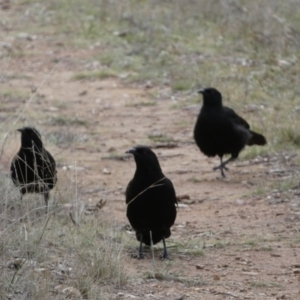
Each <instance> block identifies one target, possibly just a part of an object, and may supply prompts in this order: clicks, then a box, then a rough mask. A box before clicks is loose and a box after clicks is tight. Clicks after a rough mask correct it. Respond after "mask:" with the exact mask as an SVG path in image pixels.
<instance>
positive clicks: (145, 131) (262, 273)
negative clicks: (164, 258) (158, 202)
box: [1, 41, 300, 300]
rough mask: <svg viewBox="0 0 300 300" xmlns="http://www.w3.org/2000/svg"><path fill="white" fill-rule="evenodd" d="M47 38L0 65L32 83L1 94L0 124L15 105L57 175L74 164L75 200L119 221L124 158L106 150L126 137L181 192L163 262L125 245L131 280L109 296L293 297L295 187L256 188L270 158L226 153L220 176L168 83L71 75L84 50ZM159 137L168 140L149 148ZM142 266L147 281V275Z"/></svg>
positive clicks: (7, 84)
mask: <svg viewBox="0 0 300 300" xmlns="http://www.w3.org/2000/svg"><path fill="white" fill-rule="evenodd" d="M18 43H22V42H18ZM49 43H50V44H49ZM49 43H48V44H43V43H40V42H39V41H32V42H31V45H33V48H34V49H38V51H37V54H36V55H33V56H29V57H23V58H20V59H17V58H16V59H13V60H12V61H11V62H10V66H9V69H7V68H6V69H5V65H2V67H3V68H2V69H4V70H7V72H6V75H7V74H10V75H11V76H10V77H9V76H7V77H6V78H7V80H5V81H3V82H2V83H1V86H2V88H3V89H11V90H14V91H15V92H17V93H23V94H25V95H26V94H27V95H28V96H29V95H30V93H31V92H32V91H35V89H36V88H37V92H35V93H34V94H32V95H33V98H32V100H31V101H30V102H29V101H28V102H27V103H23V102H22V101H21V102H20V100H18V99H16V98H14V97H8V98H6V99H7V100H6V102H5V103H2V104H1V105H2V106H1V109H2V112H1V118H2V121H3V122H4V121H6V122H8V123H9V122H10V124H12V123H13V122H14V121H15V120H16V117H17V115H16V114H15V113H14V112H15V110H17V111H18V112H19V113H20V112H21V111H22V110H23V109H24V111H23V112H22V114H21V115H20V121H19V122H18V125H19V124H24V125H25V124H34V125H35V126H36V127H38V128H39V129H40V130H41V132H42V135H43V136H45V137H46V141H47V143H46V146H47V148H48V149H49V150H51V152H53V153H54V154H56V155H55V157H56V159H57V161H58V168H59V175H61V174H63V173H64V172H74V168H75V169H76V174H77V179H76V180H77V184H78V186H79V188H80V192H81V195H82V200H83V201H90V202H92V203H96V202H97V201H99V200H100V198H104V199H105V200H106V205H105V206H104V207H103V209H102V213H103V214H106V215H110V216H111V217H112V218H113V219H115V223H116V225H117V226H120V228H122V227H124V226H125V225H126V224H127V223H128V222H127V220H126V216H125V209H126V207H125V203H124V191H125V187H126V184H127V183H128V181H129V180H130V179H131V177H132V175H133V172H134V168H135V164H134V161H133V159H132V158H125V159H120V160H117V159H113V158H118V157H121V158H122V156H124V152H125V151H126V150H127V149H128V148H130V147H132V146H135V145H137V144H147V145H151V146H153V147H154V150H155V152H156V153H157V154H158V156H159V159H160V161H161V165H162V169H163V171H164V173H165V174H166V175H167V176H168V177H169V178H170V179H171V180H172V181H173V183H174V185H175V188H176V191H177V194H178V195H183V194H186V195H188V196H189V198H190V199H185V200H182V202H181V203H180V207H179V209H178V217H177V220H176V223H175V225H174V227H173V230H172V237H171V238H170V239H169V241H168V245H169V246H170V254H171V258H172V260H171V261H169V262H161V261H160V260H159V259H158V256H159V253H160V252H161V245H158V246H157V247H156V248H155V249H156V250H155V255H156V259H155V263H153V261H152V259H151V254H150V253H149V252H148V254H147V256H146V259H145V260H142V261H137V260H134V259H132V258H131V257H130V253H128V257H127V260H126V262H125V263H126V266H127V268H128V272H129V273H130V274H131V277H130V278H131V279H130V282H129V283H128V285H127V286H125V287H124V289H122V290H120V291H113V293H112V294H113V295H114V296H111V299H178V300H179V299H300V294H299V291H300V290H299V279H300V277H299V273H300V260H299V255H298V253H299V232H298V230H297V228H298V229H299V224H300V217H299V216H300V212H299V211H300V210H299V201H298V200H297V193H296V192H297V191H295V193H294V195H295V196H294V197H291V198H288V197H286V196H284V195H280V194H276V191H275V192H274V193H270V195H269V194H268V195H265V194H260V193H259V190H260V188H261V187H263V186H264V185H266V184H269V182H270V181H271V180H273V179H274V178H275V177H276V173H274V174H275V175H274V174H273V173H272V170H274V169H276V168H277V165H278V160H277V161H275V162H274V161H272V160H269V159H268V158H256V159H253V160H251V161H243V162H242V161H237V162H236V163H233V164H232V165H231V167H230V172H229V173H228V177H227V179H225V180H224V179H222V178H221V177H220V174H219V172H213V171H212V167H213V166H214V165H216V164H217V163H218V160H217V159H207V158H206V157H205V156H203V155H202V154H201V153H200V152H199V150H198V149H197V147H196V146H195V144H194V143H193V138H192V129H193V126H194V122H195V118H196V116H197V113H198V111H199V108H200V106H199V105H195V104H191V105H188V104H187V105H186V104H185V102H184V101H185V100H184V99H180V98H176V99H175V100H174V99H172V97H171V94H170V91H169V90H168V89H167V88H164V89H159V88H156V87H153V88H146V87H145V86H135V87H129V86H126V85H124V84H122V83H121V81H120V80H118V79H105V80H101V81H100V80H82V81H74V80H71V78H72V76H73V75H74V74H76V72H78V71H80V70H82V69H84V68H85V63H86V62H85V59H86V58H87V57H88V55H89V54H91V53H89V52H88V51H87V52H79V53H72V52H69V51H67V50H58V49H57V48H55V46H54V44H55V43H54V42H49ZM57 61H61V63H59V64H58V65H56V64H57ZM2 64H3V61H2ZM43 82H44V83H43ZM153 94H156V95H160V96H158V97H156V98H155V97H153V96H152V95H153ZM27 99H29V97H28V98H27ZM149 136H152V138H151V139H149V138H148V137H149ZM153 139H156V140H158V139H160V140H161V141H158V142H157V141H156V142H155V141H154V140H153ZM54 140H55V141H56V145H55V144H54V142H53V141H54ZM168 144H169V145H170V144H173V146H174V147H173V148H168V147H162V148H157V147H158V146H166V145H168ZM8 145H10V147H6V148H5V152H4V155H3V156H2V164H3V165H4V166H5V168H6V171H7V172H8V166H9V161H10V158H11V156H12V155H13V154H14V153H15V151H16V149H17V148H18V137H17V134H14V133H13V132H12V131H11V132H10V135H9V138H8ZM104 169H106V171H105V172H104V171H103V170H104ZM106 173H108V174H106ZM272 174H273V175H272ZM297 201H298V202H297ZM129 234H130V233H129ZM132 239H133V240H134V237H133V236H132ZM186 245H189V247H186ZM136 246H138V244H137V243H136ZM187 248H188V251H186V249H187ZM135 250H136V248H134V249H131V251H132V252H134V251H135ZM150 273H151V274H155V273H156V279H154V278H150V277H149V279H147V274H150ZM161 274H169V277H168V276H166V275H161Z"/></svg>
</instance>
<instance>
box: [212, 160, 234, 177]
mask: <svg viewBox="0 0 300 300" xmlns="http://www.w3.org/2000/svg"><path fill="white" fill-rule="evenodd" d="M235 159H236V157H233V156H231V157H230V158H228V159H227V160H225V161H224V162H223V159H222V157H220V160H221V164H220V165H219V166H217V167H214V168H213V170H214V171H215V170H218V169H220V170H221V174H222V177H224V178H225V177H226V176H225V173H224V170H226V171H228V170H229V169H228V168H227V167H226V165H227V164H228V163H229V162H230V161H232V160H235Z"/></svg>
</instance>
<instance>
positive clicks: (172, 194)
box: [163, 177, 177, 204]
mask: <svg viewBox="0 0 300 300" xmlns="http://www.w3.org/2000/svg"><path fill="white" fill-rule="evenodd" d="M163 183H164V184H165V185H166V186H167V191H168V193H169V196H168V197H170V199H172V200H173V201H174V203H175V204H177V197H176V192H175V189H174V186H173V183H172V181H171V180H170V179H169V178H167V177H166V178H165V179H164V181H163Z"/></svg>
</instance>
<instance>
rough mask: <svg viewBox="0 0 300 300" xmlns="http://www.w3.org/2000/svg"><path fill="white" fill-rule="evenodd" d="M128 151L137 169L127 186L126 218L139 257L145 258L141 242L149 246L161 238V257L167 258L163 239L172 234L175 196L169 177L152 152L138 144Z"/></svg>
mask: <svg viewBox="0 0 300 300" xmlns="http://www.w3.org/2000/svg"><path fill="white" fill-rule="evenodd" d="M126 153H131V154H133V156H134V159H135V162H136V171H135V174H134V176H133V179H132V180H131V181H130V182H129V184H128V187H127V189H126V204H127V218H128V220H129V222H130V224H131V226H132V227H133V229H134V230H135V232H136V238H137V240H138V241H140V248H139V254H138V258H144V255H143V252H142V243H144V244H146V245H148V246H149V245H151V240H152V243H153V244H156V243H158V242H160V241H161V240H162V241H163V245H164V252H163V255H162V258H163V259H167V258H168V252H167V248H166V242H165V239H166V238H168V237H169V236H170V235H171V230H170V228H171V226H172V225H173V224H174V222H175V219H176V213H177V211H176V204H177V198H176V194H175V189H174V187H173V184H172V182H171V180H169V179H168V178H167V177H165V175H164V174H163V173H162V170H161V168H160V165H159V162H158V159H157V157H156V155H155V153H154V152H153V151H152V150H151V149H150V148H148V147H145V146H137V147H135V148H132V149H130V150H128V151H126Z"/></svg>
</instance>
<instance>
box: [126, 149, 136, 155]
mask: <svg viewBox="0 0 300 300" xmlns="http://www.w3.org/2000/svg"><path fill="white" fill-rule="evenodd" d="M135 152H136V148H131V149H129V150H127V151H126V152H125V153H131V154H134V153H135Z"/></svg>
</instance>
